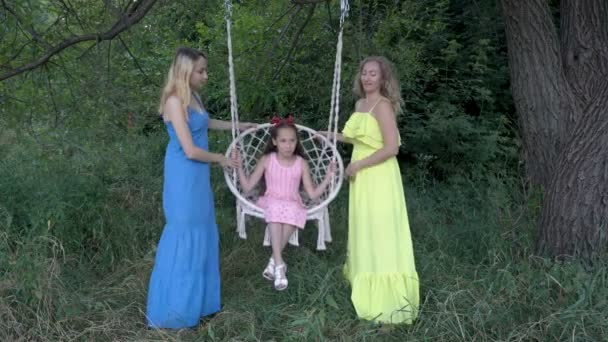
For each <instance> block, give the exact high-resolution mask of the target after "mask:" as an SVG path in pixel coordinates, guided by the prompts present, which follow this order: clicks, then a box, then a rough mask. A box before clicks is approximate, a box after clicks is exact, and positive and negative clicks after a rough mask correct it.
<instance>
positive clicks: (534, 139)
mask: <svg viewBox="0 0 608 342" xmlns="http://www.w3.org/2000/svg"><path fill="white" fill-rule="evenodd" d="M500 4H501V6H502V10H503V16H504V19H505V24H506V35H507V44H508V50H509V65H510V70H511V87H512V91H513V99H514V101H515V107H516V110H517V112H518V114H519V120H520V129H521V132H522V134H521V135H522V140H523V147H524V158H525V161H526V165H527V172H528V175H529V177H530V179H531V181H532V183H533V184H535V185H540V186H541V187H542V188H543V190H544V200H543V205H542V210H541V217H540V221H539V234H538V239H537V243H536V248H537V252H539V253H541V254H543V255H547V256H557V257H563V256H577V257H583V258H593V257H594V256H596V255H598V254H599V253H602V252H604V251H605V250H606V247H607V243H608V25H607V24H606V23H607V22H608V21H607V19H608V2H606V1H605V0H563V1H562V2H561V3H560V9H561V11H560V20H561V24H560V35H559V37H558V35H557V29H556V28H555V25H554V23H553V20H552V17H551V13H550V11H549V7H548V4H547V1H546V0H526V1H517V0H500Z"/></svg>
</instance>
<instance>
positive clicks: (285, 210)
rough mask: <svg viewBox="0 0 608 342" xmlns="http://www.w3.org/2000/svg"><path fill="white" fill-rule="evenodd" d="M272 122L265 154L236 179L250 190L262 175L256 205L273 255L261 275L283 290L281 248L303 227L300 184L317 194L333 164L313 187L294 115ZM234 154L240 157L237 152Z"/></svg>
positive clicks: (279, 289)
mask: <svg viewBox="0 0 608 342" xmlns="http://www.w3.org/2000/svg"><path fill="white" fill-rule="evenodd" d="M271 123H272V124H273V126H272V127H271V128H270V137H271V139H270V141H269V142H268V145H267V146H266V150H265V151H264V155H263V156H262V157H261V158H260V160H258V162H257V164H256V167H255V169H254V170H253V172H252V173H251V175H250V176H249V177H248V176H247V175H246V174H245V172H244V171H243V168H242V167H239V181H240V183H241V187H242V188H243V191H245V192H249V191H251V189H253V188H254V187H255V185H256V184H257V183H258V182H259V181H260V180H261V178H262V175H264V180H265V185H266V191H265V193H264V196H262V197H260V199H259V200H258V202H257V205H258V206H259V207H260V208H262V209H264V217H265V220H266V222H267V223H268V230H269V233H270V244H271V246H272V256H271V257H270V260H269V261H268V265H267V266H266V268H265V269H264V272H263V273H262V275H263V276H264V278H266V279H268V280H271V281H274V288H275V289H276V290H278V291H282V290H285V289H286V288H287V277H286V274H285V272H286V271H287V265H285V262H284V261H283V257H282V253H283V249H284V248H285V245H286V244H287V241H288V240H289V237H290V236H291V234H292V233H293V232H294V230H295V229H296V228H299V229H303V228H304V224H305V223H306V214H307V209H306V207H304V205H303V203H302V199H301V198H300V194H299V192H300V184H302V185H303V186H304V190H305V191H306V193H307V195H308V196H309V197H310V198H311V199H312V200H314V199H316V198H318V197H319V196H321V195H322V194H323V192H324V191H325V189H326V188H327V186H328V185H329V182H330V180H331V176H332V175H333V174H334V172H335V164H333V163H331V164H330V167H329V171H328V172H327V175H326V176H325V179H324V180H323V182H321V184H319V186H317V187H315V186H314V183H313V180H312V177H311V176H310V169H309V167H308V164H307V162H306V160H305V157H304V152H303V149H302V146H301V145H300V139H299V137H298V130H297V128H296V126H295V125H294V123H293V118H292V117H291V116H289V117H288V118H285V119H280V118H277V117H274V118H273V119H272V121H271ZM234 158H235V159H237V161H240V158H239V157H238V156H237V155H235V156H234Z"/></svg>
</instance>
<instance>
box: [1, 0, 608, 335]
mask: <svg viewBox="0 0 608 342" xmlns="http://www.w3.org/2000/svg"><path fill="white" fill-rule="evenodd" d="M505 2H506V1H505ZM556 3H557V2H556V1H553V2H550V5H551V7H550V8H551V10H552V11H553V12H552V14H553V15H555V16H557V15H558V13H557V12H558V9H557V5H556ZM350 6H351V8H350V15H349V17H348V18H347V20H346V22H345V28H344V30H345V31H344V51H343V64H342V83H341V94H340V96H341V97H340V98H341V102H340V127H342V126H343V123H344V122H345V121H346V119H347V118H348V116H349V114H350V112H351V110H352V108H353V106H354V101H355V98H354V95H353V93H352V91H351V89H352V81H353V76H354V74H355V72H356V69H357V67H358V64H359V62H360V61H361V60H362V59H363V58H364V57H365V56H367V55H375V54H380V55H384V56H386V57H388V58H389V59H390V60H392V61H393V62H394V64H395V66H396V68H397V70H398V74H399V78H400V80H401V85H402V93H403V96H404V100H405V110H404V113H403V115H401V116H400V117H399V130H400V134H401V137H402V141H403V144H402V145H401V148H400V152H399V155H398V159H399V162H400V165H401V170H402V173H403V179H404V186H405V189H406V198H407V204H408V212H409V215H410V225H411V231H412V235H413V240H414V248H415V257H416V264H417V269H418V272H419V276H420V279H421V289H420V290H421V312H420V317H419V319H418V321H417V322H416V323H415V324H414V325H412V326H386V325H385V326H382V325H375V324H372V323H369V322H366V321H361V320H358V319H357V318H356V314H355V312H354V309H353V307H352V305H351V303H350V300H349V294H350V289H349V287H348V284H347V283H346V282H345V280H344V279H343V277H342V273H341V271H342V265H343V263H344V259H345V248H346V237H347V225H346V222H347V199H348V188H347V187H346V186H345V187H343V189H342V191H341V193H340V194H339V196H338V198H337V199H336V200H335V201H334V202H333V203H332V204H331V205H330V213H331V223H332V234H333V242H332V243H331V244H329V245H328V250H327V251H317V250H315V248H314V246H315V243H314V241H315V239H316V228H315V225H314V224H309V226H308V229H306V230H305V231H304V234H302V236H301V247H299V248H289V249H288V251H287V258H288V260H289V263H290V288H289V290H288V291H286V292H284V293H277V292H275V291H274V290H273V289H272V288H271V286H270V285H269V284H268V283H267V282H266V281H264V280H263V279H262V277H260V272H261V269H262V268H263V266H264V264H265V260H266V258H267V255H268V250H267V249H266V248H264V247H262V245H261V241H262V237H263V225H262V223H261V222H259V221H256V220H251V221H250V222H248V226H249V228H250V229H249V231H250V235H249V239H248V240H241V239H239V238H238V236H237V234H236V233H235V226H236V221H235V209H234V204H235V202H234V201H235V200H234V197H233V196H232V194H231V193H230V191H229V190H228V189H227V187H226V185H225V184H224V181H223V179H222V174H221V170H220V169H218V168H216V169H214V174H213V178H212V181H213V187H214V192H215V198H216V209H217V219H218V224H219V228H220V234H221V270H222V282H223V285H222V286H223V287H222V291H223V300H224V308H223V310H222V312H220V313H219V314H217V315H215V316H213V317H211V318H208V319H205V320H204V321H202V323H201V324H200V325H199V326H198V327H197V328H196V329H191V330H182V331H177V332H172V331H153V330H149V329H147V328H146V325H145V317H144V314H145V300H146V291H147V281H148V277H149V273H150V270H151V267H152V262H153V257H154V251H155V245H156V243H157V241H158V239H159V236H160V232H161V229H162V227H163V224H164V219H163V215H162V206H161V192H162V172H163V170H162V165H163V156H164V148H165V145H166V142H167V134H166V132H165V129H164V126H163V124H162V121H160V120H159V117H158V100H159V94H160V89H161V86H162V84H163V81H164V77H165V73H166V70H167V67H168V65H169V64H170V62H171V59H172V56H173V53H174V51H175V49H176V48H177V47H179V46H191V47H196V48H200V49H201V50H203V51H205V52H206V53H207V54H208V56H209V70H210V76H209V77H210V81H209V85H208V86H207V87H206V88H204V90H203V95H204V98H205V103H206V105H207V107H208V109H209V111H210V113H211V115H212V117H215V118H223V119H229V118H230V110H229V87H228V67H227V59H228V56H227V53H228V50H227V45H226V27H225V8H224V2H223V1H219V0H209V1H200V0H176V1H166V0H165V1H163V0H159V1H155V0H144V1H128V0H107V1H91V0H37V1H34V0H19V1H16V2H13V1H4V0H2V1H0V22H2V25H1V26H0V38H1V45H0V79H1V81H0V340H3V341H9V340H10V341H20V340H23V341H25V340H36V341H57V340H147V341H148V340H150V341H152V340H159V341H161V340H162V341H166V340H187V341H198V340H200V341H203V340H205V341H207V340H235V341H250V340H284V339H290V340H324V339H328V340H394V341H403V340H406V339H407V340H428V341H455V340H462V341H473V340H484V341H485V340H501V341H502V340H513V341H522V340H523V341H530V340H536V341H547V340H572V341H595V340H602V339H603V338H604V336H607V334H608V332H607V330H608V324H607V323H606V322H608V300H607V298H608V266H607V264H606V262H605V261H603V260H605V258H603V259H602V258H599V259H595V260H594V262H591V263H590V262H588V260H587V261H581V260H579V259H568V258H566V259H560V260H555V259H553V258H550V257H545V256H543V253H537V251H538V250H537V249H536V248H535V244H536V239H537V238H538V221H539V217H540V215H541V207H542V201H543V195H542V190H541V189H540V188H539V187H538V186H536V185H535V184H533V183H530V181H529V178H528V177H527V175H526V170H525V158H523V157H522V154H523V147H522V141H521V137H520V133H519V132H520V130H519V128H518V120H519V119H520V118H518V114H517V113H516V108H515V106H514V102H513V99H512V95H511V84H510V74H509V63H508V51H507V38H506V35H505V24H504V21H503V16H502V14H501V11H500V7H499V6H498V4H497V3H496V1H494V0H476V1H465V0H438V1H430V0H417V1H415V0H403V1H394V0H391V1H389V0H384V1H382V0H361V1H351V2H350ZM125 14H129V15H128V16H127V15H125ZM130 18H131V19H130ZM134 18H136V19H137V20H135V19H134ZM232 20H233V26H232V43H233V49H234V63H235V70H236V85H237V94H238V103H239V112H240V116H241V120H246V121H254V122H267V121H268V120H269V119H270V117H271V116H272V115H273V114H275V113H279V114H280V115H285V114H287V113H293V114H294V116H295V117H296V120H297V121H298V122H299V123H301V124H304V125H307V126H309V127H312V128H315V129H324V128H326V127H327V118H328V115H329V107H330V101H331V86H332V77H333V68H334V59H335V48H336V42H337V34H338V30H339V2H338V1H314V0H310V1H305V0H292V1H287V0H285V1H278V0H277V1H267V0H251V1H238V2H237V1H235V3H234V7H233V17H232ZM121 25H122V26H121ZM89 33H93V35H92V38H91V36H89V39H83V40H82V41H78V42H75V41H71V43H70V44H68V45H69V46H67V45H66V46H65V48H64V49H61V50H60V51H55V53H52V54H49V55H48V58H46V59H45V57H47V53H48V52H49V51H53V47H54V46H60V45H61V44H62V42H70V39H71V38H72V37H81V36H84V35H86V34H89ZM36 61H38V63H37V62H36ZM32 62H33V64H30V63H32ZM24 66H25V68H22V67H24ZM11 73H13V74H11ZM230 138H231V137H230V134H229V133H222V132H219V133H218V132H213V133H211V135H210V142H211V148H212V150H214V151H224V150H225V148H226V147H227V145H228V143H229V142H230ZM341 152H342V153H343V157H344V158H345V161H346V162H347V161H348V156H349V150H348V147H341Z"/></svg>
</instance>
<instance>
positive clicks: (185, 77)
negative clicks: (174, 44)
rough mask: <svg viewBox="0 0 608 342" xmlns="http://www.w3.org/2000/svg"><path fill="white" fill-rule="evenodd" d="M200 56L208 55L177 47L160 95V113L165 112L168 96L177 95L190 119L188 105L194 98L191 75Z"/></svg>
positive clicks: (185, 114)
mask: <svg viewBox="0 0 608 342" xmlns="http://www.w3.org/2000/svg"><path fill="white" fill-rule="evenodd" d="M199 58H205V59H207V56H206V55H205V54H204V53H203V52H202V51H199V50H196V49H192V48H188V47H180V48H179V49H177V52H176V53H175V57H174V58H173V63H171V67H170V68H169V73H168V74H167V80H166V82H165V86H164V87H163V91H162V93H161V96H160V105H159V108H158V111H159V113H161V114H162V113H163V107H164V106H165V102H167V98H168V97H169V96H172V95H175V96H177V97H178V98H179V100H180V101H181V103H182V107H183V112H184V116H185V117H186V120H188V106H189V105H190V100H191V99H192V96H191V94H192V90H191V89H190V76H191V75H192V72H193V71H194V63H196V61H198V60H199Z"/></svg>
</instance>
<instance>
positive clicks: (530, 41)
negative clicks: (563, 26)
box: [501, 0, 580, 187]
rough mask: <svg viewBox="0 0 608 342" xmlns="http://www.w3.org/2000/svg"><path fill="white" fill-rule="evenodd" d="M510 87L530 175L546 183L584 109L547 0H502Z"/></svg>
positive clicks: (535, 179)
mask: <svg viewBox="0 0 608 342" xmlns="http://www.w3.org/2000/svg"><path fill="white" fill-rule="evenodd" d="M501 5H502V11H503V16H504V19H505V28H506V33H507V48H508V52H509V65H510V73H511V89H512V93H513V100H514V102H515V109H516V110H517V113H518V114H519V116H518V117H519V126H520V130H521V135H522V141H523V152H524V159H525V161H526V169H527V173H528V176H529V177H530V179H531V181H532V183H533V184H535V185H540V186H542V187H546V186H547V185H548V183H549V181H550V175H552V174H553V172H554V169H555V167H554V163H555V161H556V160H557V155H558V153H559V151H560V150H561V148H562V145H563V137H564V136H565V132H564V130H566V129H567V127H569V126H570V125H572V124H573V122H574V118H575V116H576V113H577V112H578V111H579V110H580V109H579V108H578V107H577V106H576V101H574V95H573V93H572V91H571V90H570V87H569V85H568V83H567V82H566V79H565V75H564V73H563V67H562V62H561V58H560V53H559V40H558V36H557V30H556V29H555V25H554V24H553V21H552V19H551V13H550V12H549V7H548V6H547V2H546V1H545V0H526V1H521V0H501Z"/></svg>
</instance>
